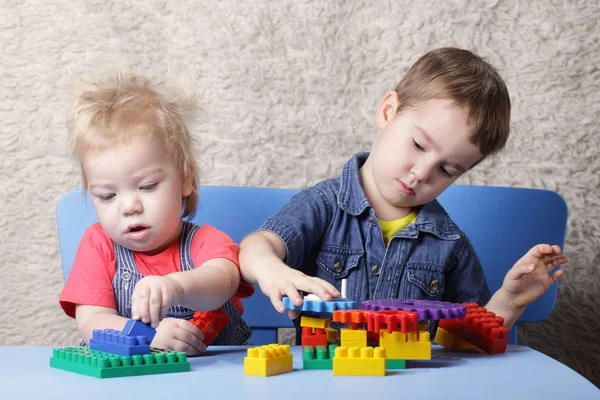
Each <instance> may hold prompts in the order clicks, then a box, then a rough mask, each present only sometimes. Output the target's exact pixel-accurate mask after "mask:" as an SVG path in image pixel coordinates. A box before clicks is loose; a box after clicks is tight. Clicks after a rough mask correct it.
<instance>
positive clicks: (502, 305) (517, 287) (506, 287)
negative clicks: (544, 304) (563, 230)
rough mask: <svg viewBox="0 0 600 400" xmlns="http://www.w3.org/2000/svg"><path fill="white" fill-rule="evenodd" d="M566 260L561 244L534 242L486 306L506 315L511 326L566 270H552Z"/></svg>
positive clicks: (489, 309)
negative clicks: (536, 243)
mask: <svg viewBox="0 0 600 400" xmlns="http://www.w3.org/2000/svg"><path fill="white" fill-rule="evenodd" d="M567 261H568V260H567V257H565V256H563V255H562V254H561V250H560V247H558V246H550V245H548V244H538V245H537V246H534V247H533V248H531V250H529V251H528V252H527V254H525V255H524V256H523V257H522V258H521V259H520V260H519V261H517V262H516V263H515V265H514V266H513V267H512V268H511V269H510V270H509V271H508V272H507V273H506V276H505V278H504V282H503V284H502V287H501V288H500V289H498V291H497V292H496V293H494V295H493V296H492V298H491V299H490V301H489V303H488V304H487V305H486V306H485V307H486V308H487V309H488V311H492V312H494V313H495V314H496V315H499V316H501V317H503V318H504V326H505V327H507V328H508V329H510V328H511V327H512V326H513V325H514V324H515V322H516V321H517V319H518V318H519V316H520V315H521V314H522V313H523V311H525V307H527V306H528V305H529V304H531V303H532V302H533V301H534V300H536V299H537V298H539V297H540V296H541V295H543V294H544V293H545V292H546V290H548V288H549V287H550V285H552V284H553V283H554V282H556V281H557V280H559V279H560V278H561V277H562V276H563V274H564V271H563V270H562V269H559V270H557V271H555V272H554V273H552V274H550V273H549V272H550V271H551V270H552V269H554V268H555V267H557V266H558V265H560V264H564V263H566V262H567Z"/></svg>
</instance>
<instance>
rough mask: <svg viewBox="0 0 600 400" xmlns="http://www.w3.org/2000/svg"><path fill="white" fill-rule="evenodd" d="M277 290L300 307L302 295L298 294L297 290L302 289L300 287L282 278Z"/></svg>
mask: <svg viewBox="0 0 600 400" xmlns="http://www.w3.org/2000/svg"><path fill="white" fill-rule="evenodd" d="M279 290H280V293H283V294H284V295H286V296H287V297H289V298H290V300H291V301H292V303H293V304H294V305H295V306H297V307H300V306H301V305H302V296H300V293H298V290H304V289H302V288H301V287H299V286H298V287H297V286H296V285H294V284H293V283H292V282H290V281H288V280H284V281H283V282H281V283H280V287H279Z"/></svg>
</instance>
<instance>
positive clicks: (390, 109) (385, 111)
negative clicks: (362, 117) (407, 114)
mask: <svg viewBox="0 0 600 400" xmlns="http://www.w3.org/2000/svg"><path fill="white" fill-rule="evenodd" d="M399 106H400V102H399V101H398V93H396V92H395V91H393V90H392V91H390V92H387V93H386V94H385V96H383V99H382V100H381V103H379V108H378V109H377V115H376V118H375V123H376V124H377V128H379V129H383V128H385V126H386V125H387V124H388V122H390V121H391V120H393V119H394V116H395V115H396V113H397V112H398V107H399Z"/></svg>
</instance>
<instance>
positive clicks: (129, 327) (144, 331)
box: [121, 319, 156, 343]
mask: <svg viewBox="0 0 600 400" xmlns="http://www.w3.org/2000/svg"><path fill="white" fill-rule="evenodd" d="M121 333H122V334H123V335H127V336H146V337H147V338H148V342H149V343H152V340H153V339H154V335H156V330H155V329H154V328H152V327H151V326H148V325H146V324H144V323H143V322H142V321H138V320H134V319H130V320H129V321H127V323H126V324H125V328H123V330H122V331H121Z"/></svg>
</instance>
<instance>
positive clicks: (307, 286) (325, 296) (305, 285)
mask: <svg viewBox="0 0 600 400" xmlns="http://www.w3.org/2000/svg"><path fill="white" fill-rule="evenodd" d="M322 282H325V281H322V280H321V279H318V278H309V277H305V278H304V279H302V280H300V281H299V282H298V284H297V285H296V286H298V289H300V290H302V291H304V292H307V293H314V294H316V295H317V296H319V298H320V299H321V300H323V301H329V300H331V297H332V295H331V294H330V293H329V291H328V290H327V289H326V287H325V285H323V284H322ZM333 289H334V290H335V288H333ZM294 304H295V303H294Z"/></svg>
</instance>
